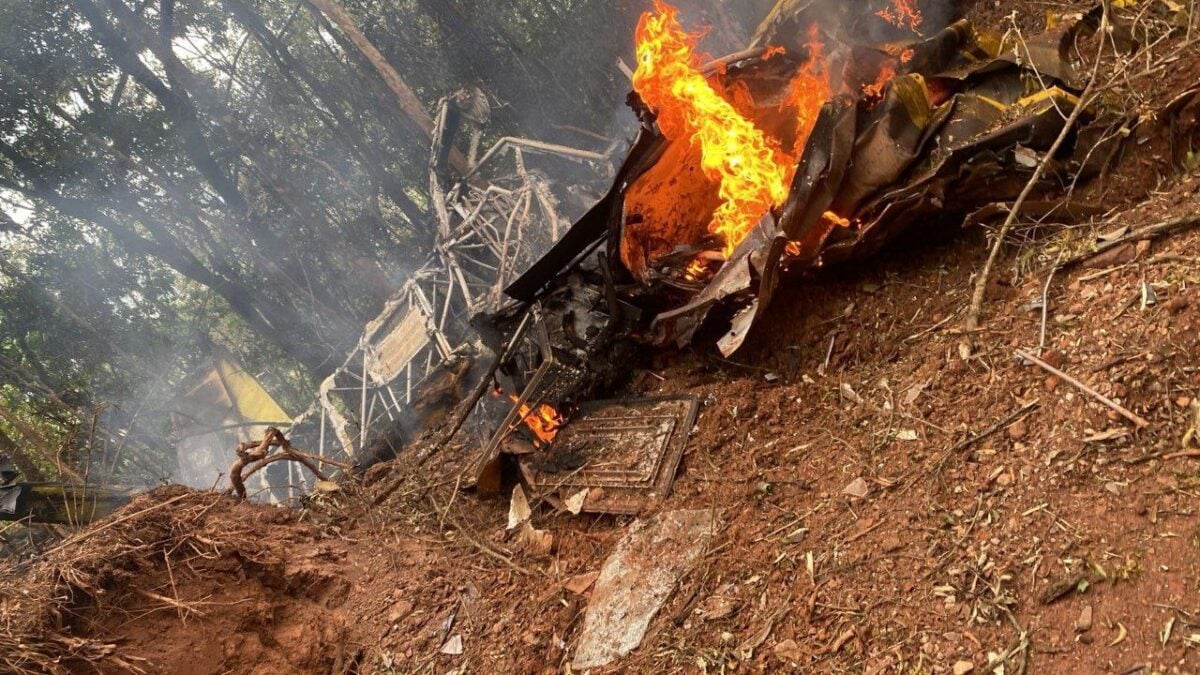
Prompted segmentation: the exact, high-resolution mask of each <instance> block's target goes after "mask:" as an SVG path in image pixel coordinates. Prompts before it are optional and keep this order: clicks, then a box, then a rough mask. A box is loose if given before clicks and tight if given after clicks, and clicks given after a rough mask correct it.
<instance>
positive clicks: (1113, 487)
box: [1104, 481, 1123, 497]
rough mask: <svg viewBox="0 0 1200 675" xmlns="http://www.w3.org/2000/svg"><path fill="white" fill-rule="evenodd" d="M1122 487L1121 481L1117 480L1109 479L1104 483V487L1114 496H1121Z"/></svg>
mask: <svg viewBox="0 0 1200 675" xmlns="http://www.w3.org/2000/svg"><path fill="white" fill-rule="evenodd" d="M1122 487H1123V486H1122V485H1121V484H1120V483H1116V482H1112V481H1109V482H1107V483H1105V484H1104V489H1105V490H1107V491H1108V492H1109V494H1111V495H1113V496H1114V497H1120V496H1121V488H1122Z"/></svg>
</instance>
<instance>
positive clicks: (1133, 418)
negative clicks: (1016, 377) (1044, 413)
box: [1015, 349, 1150, 429]
mask: <svg viewBox="0 0 1200 675" xmlns="http://www.w3.org/2000/svg"><path fill="white" fill-rule="evenodd" d="M1015 353H1016V356H1017V358H1020V359H1025V360H1026V361H1029V362H1031V363H1033V364H1034V365H1036V366H1038V367H1039V368H1041V369H1042V370H1045V371H1046V372H1048V373H1050V374H1051V375H1054V376H1055V377H1057V378H1059V379H1060V380H1062V381H1064V382H1066V383H1067V384H1070V385H1071V386H1073V387H1075V388H1076V389H1078V390H1079V391H1082V392H1083V393H1085V394H1087V395H1088V396H1091V397H1092V398H1094V399H1096V400H1097V401H1099V402H1101V403H1103V404H1104V405H1106V406H1108V407H1109V408H1111V409H1112V410H1114V411H1116V413H1117V414H1119V415H1120V416H1121V417H1124V418H1125V419H1127V420H1129V421H1130V422H1133V423H1134V424H1135V425H1137V427H1138V428H1139V429H1144V428H1146V427H1148V426H1150V423H1149V422H1147V421H1146V420H1145V419H1143V418H1141V417H1139V416H1138V415H1136V414H1134V413H1132V412H1130V411H1129V409H1127V408H1125V407H1124V406H1122V405H1121V404H1119V403H1117V402H1116V401H1114V400H1112V399H1110V398H1108V397H1107V396H1105V395H1104V394H1101V393H1100V392H1098V391H1096V390H1095V389H1092V388H1091V387H1089V386H1087V385H1086V384H1084V383H1082V382H1080V381H1079V380H1077V379H1075V378H1073V377H1071V376H1070V375H1068V374H1066V373H1064V372H1063V371H1061V370H1059V369H1058V368H1055V367H1054V366H1052V365H1050V364H1049V363H1046V362H1045V361H1043V360H1041V359H1039V358H1038V357H1036V356H1034V355H1032V354H1029V353H1027V352H1025V351H1023V350H1020V349H1018V350H1017V351H1016V352H1015Z"/></svg>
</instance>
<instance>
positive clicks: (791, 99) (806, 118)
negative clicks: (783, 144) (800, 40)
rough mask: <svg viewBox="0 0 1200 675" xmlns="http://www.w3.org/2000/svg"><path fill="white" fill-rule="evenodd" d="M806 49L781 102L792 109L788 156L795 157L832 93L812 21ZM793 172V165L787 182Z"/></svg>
mask: <svg viewBox="0 0 1200 675" xmlns="http://www.w3.org/2000/svg"><path fill="white" fill-rule="evenodd" d="M808 51H809V58H808V61H807V62H806V63H805V64H804V67H803V68H801V69H800V72H799V73H797V74H796V76H795V77H793V78H792V81H791V83H790V84H789V85H788V96H787V100H786V101H785V102H784V107H792V108H795V109H796V144H795V145H794V146H792V156H793V157H794V158H796V159H799V157H800V155H801V154H803V153H804V144H805V143H807V142H808V137H809V136H810V135H811V134H812V130H813V127H815V126H816V125H817V116H818V115H819V114H820V113H821V106H823V105H825V101H827V100H829V97H830V96H831V95H832V91H831V90H830V88H829V72H828V70H829V69H828V67H827V63H828V62H827V61H826V60H825V45H824V44H822V43H821V35H820V32H819V31H818V29H817V25H816V24H813V25H812V26H809V28H808ZM794 174H795V168H794V167H793V169H792V171H791V172H790V173H789V175H788V182H789V183H791V179H792V175H794Z"/></svg>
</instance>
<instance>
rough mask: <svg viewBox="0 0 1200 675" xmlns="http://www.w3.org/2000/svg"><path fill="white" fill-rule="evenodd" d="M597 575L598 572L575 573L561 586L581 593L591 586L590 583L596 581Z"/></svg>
mask: <svg viewBox="0 0 1200 675" xmlns="http://www.w3.org/2000/svg"><path fill="white" fill-rule="evenodd" d="M599 577H600V573H599V572H588V573H587V574H577V575H575V576H573V577H571V578H570V579H567V583H565V584H563V588H565V589H567V590H568V591H571V592H572V593H574V594H575V595H583V594H584V593H587V590H588V589H589V588H591V587H592V584H594V583H596V579H597V578H599Z"/></svg>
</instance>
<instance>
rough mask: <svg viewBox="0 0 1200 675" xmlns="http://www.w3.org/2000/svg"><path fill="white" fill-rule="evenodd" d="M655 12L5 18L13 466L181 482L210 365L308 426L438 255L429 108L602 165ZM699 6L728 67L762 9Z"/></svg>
mask: <svg viewBox="0 0 1200 675" xmlns="http://www.w3.org/2000/svg"><path fill="white" fill-rule="evenodd" d="M750 4H753V3H750ZM758 4H759V5H762V4H764V3H761V2H760V3H758ZM641 9H643V7H641V6H640V4H639V3H638V2H609V1H594V0H579V1H577V0H566V1H562V2H559V1H550V2H546V1H537V2H532V1H530V2H525V1H524V0H504V1H502V2H496V3H491V2H489V3H479V2H464V1H463V0H414V1H409V0H384V1H382V2H375V1H368V2H354V1H350V2H342V3H340V4H339V3H338V2H336V1H335V0H322V1H319V2H308V1H307V0H297V1H295V2H292V1H279V2H277V1H275V0H220V1H215V0H214V1H213V2H207V1H191V0H188V1H186V2H176V1H175V0H163V1H162V2H158V1H157V0H151V1H141V0H139V1H138V2H128V1H126V0H79V1H75V0H72V1H71V2H65V3H64V2H51V1H46V2H43V1H41V0H6V1H5V2H3V3H0V254H2V255H0V373H2V374H3V378H2V379H0V451H3V452H5V453H7V454H11V455H12V456H13V458H14V460H16V461H19V462H21V463H22V465H23V466H22V469H23V470H24V472H25V473H26V474H27V475H28V476H30V477H32V478H35V479H36V478H53V477H54V476H55V475H56V474H57V473H59V472H60V470H62V471H70V472H74V471H77V470H87V468H88V467H89V466H93V467H94V468H96V469H100V468H102V469H103V470H104V471H105V472H107V473H108V474H110V475H108V476H106V477H105V479H106V480H110V479H116V480H123V481H126V482H146V481H151V482H153V481H156V480H159V479H163V478H166V477H169V476H171V475H173V472H174V469H175V467H174V465H173V463H174V462H175V461H176V459H175V456H174V454H173V453H171V452H168V451H166V450H165V448H167V447H169V446H170V444H171V434H172V415H173V414H175V415H178V414H179V413H181V412H182V413H185V414H186V412H187V411H180V410H177V409H172V405H173V401H174V398H173V394H174V393H176V392H177V391H178V388H179V387H180V386H181V384H185V383H186V381H187V379H188V377H189V375H190V374H191V373H192V372H193V371H194V369H195V368H197V366H198V365H199V364H201V363H202V362H204V360H205V359H207V358H211V357H212V356H213V355H214V354H229V355H232V356H233V357H234V358H236V360H237V361H238V362H240V363H241V364H242V365H243V367H245V368H246V369H247V371H249V372H251V373H253V374H254V376H255V377H257V378H258V379H260V380H261V381H262V383H263V384H264V386H265V387H266V388H267V389H268V390H269V391H270V392H271V393H272V394H273V395H274V396H275V397H276V398H277V399H279V400H280V401H281V402H283V404H284V405H283V407H284V408H287V409H289V410H303V409H304V408H305V406H307V405H308V404H309V399H311V397H312V396H313V392H314V391H315V383H316V382H317V381H318V380H319V379H320V378H322V377H324V376H325V375H327V374H328V373H329V372H330V371H331V370H332V369H333V368H334V367H335V366H336V365H338V364H340V363H341V362H342V361H343V360H344V358H345V354H346V352H347V350H348V348H349V347H351V346H353V343H354V341H355V340H356V339H357V337H358V335H359V332H360V330H361V328H362V326H363V324H364V323H365V322H366V321H368V320H369V319H371V318H372V317H374V316H375V314H376V313H377V312H378V311H379V310H380V308H381V307H382V305H383V303H384V301H385V300H386V299H387V298H388V297H389V295H390V294H391V293H392V292H393V291H395V290H396V288H398V287H399V286H400V285H401V284H402V283H403V282H404V280H405V278H406V274H407V273H408V272H410V271H411V270H413V269H414V268H415V267H416V266H417V265H418V264H419V263H420V262H421V261H422V260H423V259H424V257H425V256H426V255H428V254H429V253H430V251H431V246H432V243H433V236H432V235H433V232H434V231H435V225H434V217H433V215H432V214H431V212H430V210H429V197H428V194H427V192H428V189H429V184H428V163H429V146H430V134H431V131H432V127H433V120H432V115H433V112H434V106H435V104H436V102H437V101H438V100H439V99H440V98H441V97H446V96H451V95H454V94H458V93H460V92H467V93H469V94H471V95H476V94H477V93H478V95H482V96H484V97H486V100H487V103H488V106H487V107H488V108H489V115H488V119H487V121H486V125H485V127H484V131H485V135H484V137H483V139H482V143H483V145H484V147H486V146H487V145H488V142H489V140H494V139H497V138H500V137H503V136H506V135H520V136H528V137H531V138H537V139H539V140H544V141H549V142H559V143H564V144H569V145H572V146H579V147H591V148H595V147H597V146H600V148H599V149H603V146H604V144H606V143H608V142H610V141H609V140H608V139H610V138H611V139H613V140H617V139H621V138H622V134H623V133H625V132H626V131H625V130H623V128H622V124H625V125H626V127H627V125H628V120H622V119H621V117H620V114H621V111H622V108H623V106H622V103H621V102H622V100H623V97H624V93H625V92H626V91H627V90H628V89H629V82H628V79H627V77H626V76H625V75H624V74H623V73H622V71H621V69H620V67H619V65H618V60H619V59H624V61H625V62H629V61H630V60H631V56H630V55H631V54H632V44H631V42H630V40H629V39H628V37H625V36H629V35H630V34H631V32H632V28H633V24H634V22H635V21H636V19H637V16H638V13H639V11H640V10H641ZM687 9H688V10H689V11H691V12H693V13H694V15H695V18H696V19H697V20H698V21H704V22H707V23H708V24H709V25H712V26H714V28H713V29H712V30H711V31H710V33H709V36H708V38H707V40H708V41H709V42H711V43H712V44H713V49H714V51H716V52H722V51H723V50H724V49H728V48H730V47H732V46H736V45H738V44H739V43H740V42H743V41H745V39H746V38H747V36H748V35H749V33H750V32H751V30H752V29H753V21H754V17H756V16H758V13H759V12H761V11H763V10H762V9H761V8H758V12H755V11H754V9H755V8H750V7H745V8H738V9H737V10H736V11H734V10H732V9H729V8H727V7H726V6H725V3H721V2H709V3H705V2H697V3H694V6H693V7H688V8H687ZM613 36H622V39H614V37H613ZM364 43H365V44H369V45H370V48H369V50H368V51H364V50H363V49H362V47H361V45H362V44H364ZM370 49H373V50H375V51H373V52H372V51H370ZM373 59H376V60H377V59H382V60H384V61H385V62H386V67H388V68H389V69H390V72H391V74H392V77H390V78H387V77H384V76H383V75H381V71H380V70H379V68H378V67H377V66H379V65H380V64H379V63H378V62H375V63H373V62H372V60H373ZM626 114H627V113H626ZM626 130H627V128H626ZM625 140H626V141H627V140H628V139H625ZM589 171H590V172H591V173H592V177H593V179H599V178H600V177H601V176H602V174H603V173H604V171H605V167H601V166H596V167H587V168H586V169H584V170H583V171H582V173H581V180H583V179H586V178H587V177H588V174H587V172H589ZM118 449H119V451H118ZM92 455H96V457H92ZM99 455H103V456H104V457H103V461H93V460H99V459H100V458H99Z"/></svg>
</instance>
